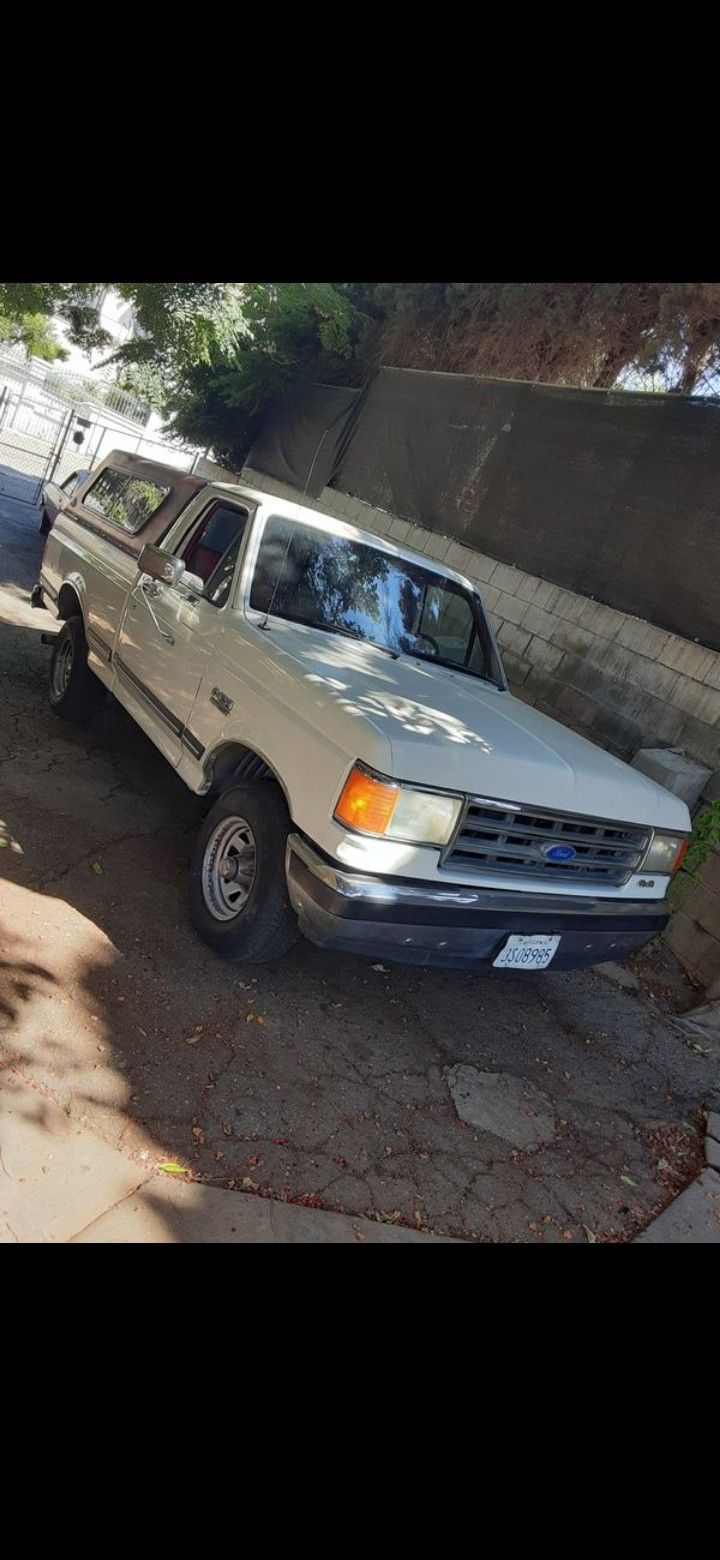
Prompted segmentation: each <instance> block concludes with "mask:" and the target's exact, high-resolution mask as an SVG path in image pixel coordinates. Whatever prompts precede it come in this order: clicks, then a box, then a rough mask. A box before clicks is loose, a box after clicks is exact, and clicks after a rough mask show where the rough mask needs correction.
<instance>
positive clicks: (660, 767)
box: [632, 748, 712, 808]
mask: <svg viewBox="0 0 720 1560" xmlns="http://www.w3.org/2000/svg"><path fill="white" fill-rule="evenodd" d="M632 764H633V769H639V770H640V771H641V773H642V774H644V775H648V777H649V778H650V779H651V780H657V782H658V784H659V785H664V786H665V789H666V790H667V791H672V792H673V794H674V795H675V796H679V797H680V798H681V800H682V801H683V802H687V805H688V807H691V808H692V807H694V806H695V803H696V802H697V801H699V799H700V797H701V795H702V792H703V789H704V787H705V786H706V785H707V782H708V780H709V779H710V776H711V774H712V770H710V769H707V768H706V766H705V765H704V764H698V763H696V762H695V760H694V759H692V758H688V757H687V756H686V754H685V753H684V752H683V751H682V749H680V748H640V750H639V752H637V753H636V754H635V757H634V759H633V761H632Z"/></svg>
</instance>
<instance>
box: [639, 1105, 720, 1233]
mask: <svg viewBox="0 0 720 1560" xmlns="http://www.w3.org/2000/svg"><path fill="white" fill-rule="evenodd" d="M633 1244H634V1245H638V1244H645V1245H657V1246H676V1245H696V1246H697V1245H702V1246H716V1245H720V1114H719V1113H718V1112H717V1111H710V1112H709V1114H708V1118H707V1126H706V1134H705V1169H704V1170H703V1171H701V1173H700V1175H699V1176H697V1177H696V1178H695V1180H694V1181H693V1182H692V1184H691V1185H690V1186H688V1187H686V1189H685V1191H684V1192H681V1193H680V1196H679V1197H676V1198H675V1201H674V1202H672V1203H671V1204H670V1207H669V1208H666V1209H665V1210H664V1212H663V1213H661V1214H659V1215H658V1217H657V1219H653V1222H652V1224H649V1225H648V1227H647V1229H646V1230H643V1233H642V1235H638V1236H637V1238H636V1240H635V1241H634V1242H633Z"/></svg>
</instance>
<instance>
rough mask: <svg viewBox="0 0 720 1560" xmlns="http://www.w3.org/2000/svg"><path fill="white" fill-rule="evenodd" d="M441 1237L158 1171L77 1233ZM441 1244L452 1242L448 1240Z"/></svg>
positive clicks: (354, 1240) (133, 1239)
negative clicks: (179, 1179)
mask: <svg viewBox="0 0 720 1560" xmlns="http://www.w3.org/2000/svg"><path fill="white" fill-rule="evenodd" d="M439 1238H440V1237H437V1236H435V1235H426V1234H424V1233H423V1232H422V1231H420V1230H408V1229H404V1228H403V1227H402V1226H399V1225H394V1224H382V1223H377V1222H376V1221H375V1220H374V1219H363V1218H352V1217H349V1216H347V1215H345V1214H342V1213H327V1212H326V1211H325V1210H324V1209H321V1208H298V1207H295V1206H293V1204H291V1203H281V1202H276V1201H274V1200H273V1199H272V1198H269V1197H256V1196H254V1195H253V1194H251V1193H247V1192H227V1191H223V1190H222V1189H221V1188H220V1187H214V1186H199V1185H198V1184H197V1183H192V1182H191V1183H189V1184H188V1183H186V1182H182V1183H180V1182H177V1181H174V1182H171V1181H169V1180H168V1179H167V1178H165V1177H163V1176H160V1175H157V1176H155V1177H154V1178H153V1179H152V1180H151V1181H148V1182H147V1183H146V1184H145V1185H144V1186H143V1187H141V1188H140V1190H139V1191H138V1192H135V1193H134V1194H133V1195H132V1196H130V1197H126V1198H125V1200H124V1202H121V1203H119V1204H117V1205H116V1206H115V1207H114V1208H111V1209H110V1210H109V1212H108V1213H105V1214H103V1215H102V1217H101V1218H99V1219H96V1221H95V1223H94V1224H92V1225H91V1226H90V1227H89V1228H87V1229H84V1230H82V1231H81V1233H80V1234H79V1235H76V1236H75V1237H74V1240H75V1242H76V1243H77V1244H81V1245H99V1244H101V1243H106V1242H112V1243H113V1244H114V1245H123V1244H124V1245H128V1244H134V1245H145V1244H152V1245H158V1244H159V1245H168V1244H182V1245H188V1244H190V1245H198V1244H202V1243H211V1242H213V1243H215V1244H217V1243H218V1242H219V1243H220V1244H225V1245H232V1246H243V1245H261V1246H267V1245H312V1246H318V1245H319V1246H328V1245H331V1246H333V1245H344V1244H348V1243H349V1244H354V1245H358V1244H359V1245H364V1244H367V1245H370V1246H389V1245H393V1246H396V1245H398V1244H401V1245H402V1244H406V1243H407V1242H417V1241H434V1242H437V1240H438V1239H439ZM441 1244H444V1245H452V1244H454V1243H453V1242H452V1241H450V1240H441Z"/></svg>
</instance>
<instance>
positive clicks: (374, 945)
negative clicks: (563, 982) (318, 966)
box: [286, 834, 668, 970]
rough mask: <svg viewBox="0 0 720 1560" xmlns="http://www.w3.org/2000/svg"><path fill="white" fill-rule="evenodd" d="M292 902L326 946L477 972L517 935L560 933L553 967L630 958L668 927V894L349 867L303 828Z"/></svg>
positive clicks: (291, 843)
mask: <svg viewBox="0 0 720 1560" xmlns="http://www.w3.org/2000/svg"><path fill="white" fill-rule="evenodd" d="M286 871H287V880H288V891H289V894H290V900H291V903H292V906H293V909H294V910H295V912H296V914H297V917H298V921H299V924H300V930H301V931H302V932H303V933H304V934H305V936H306V937H309V938H310V940H311V942H314V943H317V944H318V945H319V946H320V947H321V948H335V949H337V950H338V951H342V952H344V953H358V954H363V955H365V957H368V956H370V957H373V958H378V959H392V960H395V961H396V962H400V963H403V964H435V965H441V966H445V967H446V968H455V969H474V968H476V967H478V966H480V965H483V964H492V961H493V959H494V958H495V956H496V955H497V954H498V953H499V952H500V949H501V948H502V947H503V946H504V944H505V941H506V938H507V937H508V936H509V935H510V934H511V933H524V934H528V933H529V934H532V933H535V932H544V933H549V934H552V935H556V934H558V933H559V934H560V939H561V940H560V944H559V947H558V950H557V953H556V954H555V957H554V958H553V961H552V965H551V966H550V968H551V969H553V970H558V969H565V970H566V969H576V968H579V967H580V966H582V965H587V964H601V963H603V962H604V961H605V960H606V959H624V958H625V957H626V955H627V954H628V953H631V952H632V951H633V950H634V949H637V948H642V946H643V944H644V943H646V942H648V940H649V939H650V938H651V937H654V936H655V934H656V933H657V932H660V931H662V929H663V927H664V926H665V925H666V923H667V919H668V910H667V907H666V905H665V902H664V901H663V900H628V901H620V900H608V899H594V898H589V897H588V898H585V897H583V898H580V897H579V896H577V897H569V896H567V895H562V896H561V895H555V894H527V893H520V892H514V893H508V892H506V891H505V890H496V889H491V888H470V887H468V888H464V887H461V886H459V885H457V884H454V885H452V886H451V885H448V886H447V887H445V886H443V887H442V888H438V887H435V885H434V884H432V883H422V882H410V881H407V880H402V879H399V878H394V879H392V878H380V877H370V876H368V875H364V874H362V873H359V872H346V871H344V870H342V869H341V868H339V867H338V866H337V865H336V864H335V863H333V862H331V861H329V860H327V859H326V858H325V857H324V856H321V855H320V854H319V852H318V851H316V850H315V849H314V848H313V847H312V846H311V845H309V844H308V842H307V840H305V839H303V838H302V837H301V836H300V835H299V834H291V835H290V837H289V839H288V844H287V854H286Z"/></svg>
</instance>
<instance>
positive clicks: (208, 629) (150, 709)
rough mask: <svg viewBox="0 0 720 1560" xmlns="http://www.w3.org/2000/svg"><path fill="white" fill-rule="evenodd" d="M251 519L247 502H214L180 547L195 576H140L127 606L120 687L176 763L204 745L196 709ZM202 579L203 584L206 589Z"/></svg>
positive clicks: (117, 657)
mask: <svg viewBox="0 0 720 1560" xmlns="http://www.w3.org/2000/svg"><path fill="white" fill-rule="evenodd" d="M247 522H248V510H247V509H246V508H244V507H243V506H242V504H240V503H237V504H236V503H232V502H228V501H226V500H225V499H224V498H223V499H213V500H211V502H210V503H209V504H208V505H207V507H206V508H205V509H204V510H203V511H202V512H201V514H200V515H199V516H198V518H197V520H196V521H195V523H194V524H193V526H192V527H191V529H190V531H189V533H187V534H186V535H185V536H184V537H183V538H182V540H181V541H180V542H179V543H178V544H177V546H176V548H174V549H173V552H174V554H175V555H176V556H178V557H180V558H182V559H183V562H184V563H185V567H186V570H187V574H188V575H189V576H194V577H195V579H194V580H192V579H186V578H185V577H184V576H181V578H180V580H179V581H178V583H177V585H164V584H161V583H160V582H159V581H157V580H151V579H150V578H149V576H148V575H144V574H139V575H138V577H137V579H136V581H135V584H134V586H133V588H132V590H131V591H130V593H129V595H128V598H127V602H126V605H125V612H124V616H123V621H122V624H121V627H120V633H119V636H118V642H117V649H116V651H115V654H114V656H113V664H114V667H115V671H116V674H117V682H116V687H115V692H116V694H117V696H118V697H119V698H120V699H121V702H122V703H123V704H125V705H126V706H127V708H128V709H129V710H130V712H131V714H132V715H133V716H134V718H135V719H136V720H137V722H138V725H140V726H142V728H143V730H144V731H146V732H147V734H148V736H149V737H151V738H152V740H153V742H155V743H156V745H157V746H158V747H159V748H160V751H161V752H162V753H163V754H164V755H165V757H166V758H167V759H169V761H170V763H172V764H179V762H180V758H181V756H182V753H183V749H187V750H189V751H190V752H192V753H194V754H195V756H198V752H199V751H202V745H201V744H200V743H199V742H198V741H197V739H196V738H194V737H193V734H192V731H191V730H189V729H188V726H187V722H188V720H189V716H190V711H191V709H192V706H193V704H194V702H195V697H196V695H197V691H198V688H199V687H200V683H201V681H202V678H203V675H204V673H205V669H206V665H207V661H208V658H209V656H210V654H211V652H212V650H213V647H214V644H215V640H216V638H217V634H218V629H219V626H220V621H221V613H222V610H223V607H224V606H225V602H226V601H227V599H228V597H229V595H230V589H231V585H232V581H233V577H234V574H235V569H236V566H237V561H238V557H239V555H240V551H241V547H242V543H243V539H244V536H245V531H246V527H247ZM200 581H202V589H201V588H200Z"/></svg>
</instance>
